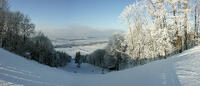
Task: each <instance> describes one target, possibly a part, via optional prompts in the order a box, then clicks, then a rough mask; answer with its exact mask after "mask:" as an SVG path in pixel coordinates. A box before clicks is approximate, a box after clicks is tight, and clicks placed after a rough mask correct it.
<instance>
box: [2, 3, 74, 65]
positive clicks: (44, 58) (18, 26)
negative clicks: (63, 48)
mask: <svg viewBox="0 0 200 86" xmlns="http://www.w3.org/2000/svg"><path fill="white" fill-rule="evenodd" d="M0 47H1V48H4V49H7V50H9V51H11V52H14V53H16V54H18V55H21V56H24V57H26V58H28V59H32V60H35V61H37V62H39V63H42V64H46V65H49V66H52V67H58V66H65V65H66V63H68V62H70V60H71V56H69V55H68V54H66V53H64V52H58V51H55V50H54V47H53V45H52V43H51V41H50V40H49V39H48V37H46V36H45V35H44V34H43V33H42V32H36V31H35V24H33V23H32V22H31V19H30V17H29V16H28V15H24V14H23V13H21V12H20V11H15V12H12V11H10V9H9V5H8V1H7V0H0Z"/></svg>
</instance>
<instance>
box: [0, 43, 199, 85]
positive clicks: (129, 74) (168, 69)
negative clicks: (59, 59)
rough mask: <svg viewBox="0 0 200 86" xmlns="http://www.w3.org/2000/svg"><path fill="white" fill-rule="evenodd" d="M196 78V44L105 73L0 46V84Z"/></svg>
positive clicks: (195, 80)
mask: <svg viewBox="0 0 200 86" xmlns="http://www.w3.org/2000/svg"><path fill="white" fill-rule="evenodd" d="M68 70H69V69H68ZM199 81H200V47H195V48H193V49H190V50H187V51H185V52H183V53H182V54H179V55H176V56H173V57H170V58H168V59H165V60H160V61H154V62H151V63H149V64H145V65H142V66H138V67H135V68H131V69H127V70H122V71H118V72H110V73H106V74H98V73H94V74H92V73H91V74H85V73H81V72H80V73H74V72H70V71H66V70H63V69H60V68H51V67H48V66H45V65H42V64H39V63H37V62H35V61H31V60H26V59H25V58H23V57H20V56H17V55H15V54H12V53H10V52H8V51H6V50H4V49H0V86H4V85H5V86H7V85H19V86H20V85H22V86H23V85H24V86H180V85H181V86H200V82H199Z"/></svg>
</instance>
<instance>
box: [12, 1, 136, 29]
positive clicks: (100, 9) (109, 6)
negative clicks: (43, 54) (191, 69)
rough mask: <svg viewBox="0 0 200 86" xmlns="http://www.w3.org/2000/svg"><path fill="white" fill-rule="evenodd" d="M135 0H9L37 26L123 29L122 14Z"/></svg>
mask: <svg viewBox="0 0 200 86" xmlns="http://www.w3.org/2000/svg"><path fill="white" fill-rule="evenodd" d="M133 1H134V0H9V2H10V6H11V10H14V11H15V10H19V11H21V12H22V13H25V14H27V15H29V16H30V17H31V19H32V22H33V23H35V24H36V28H37V29H48V28H56V29H59V28H66V27H68V26H70V25H83V26H89V27H92V28H98V29H121V28H122V27H121V25H120V23H119V19H118V17H119V15H120V13H121V12H122V11H123V9H124V8H125V6H126V5H128V4H130V3H131V2H133Z"/></svg>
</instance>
